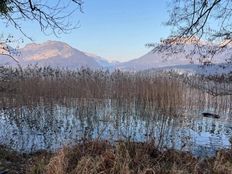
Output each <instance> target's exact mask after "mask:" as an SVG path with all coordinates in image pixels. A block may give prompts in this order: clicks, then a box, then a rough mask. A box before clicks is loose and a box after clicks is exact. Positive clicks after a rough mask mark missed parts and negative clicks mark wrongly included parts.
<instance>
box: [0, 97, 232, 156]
mask: <svg viewBox="0 0 232 174" xmlns="http://www.w3.org/2000/svg"><path fill="white" fill-rule="evenodd" d="M207 110H208V109H204V111H207ZM202 111H203V110H197V111H193V110H191V111H189V110H183V111H181V112H180V115H179V116H177V115H172V114H169V115H164V114H161V112H158V111H157V110H155V109H154V108H153V107H152V106H150V105H149V106H148V105H143V104H136V103H135V102H132V103H131V102H119V101H113V100H104V101H99V100H89V101H86V100H82V101H78V102H74V103H73V104H70V105H68V106H67V105H62V104H49V105H45V104H38V105H36V106H30V107H29V106H23V107H22V106H21V107H11V108H2V109H1V110H0V144H3V145H6V146H8V147H10V148H13V149H15V150H17V151H20V152H35V151H38V150H42V149H45V150H56V149H59V148H61V147H62V146H64V145H72V144H75V143H77V142H79V141H80V140H83V139H96V138H97V139H107V140H109V141H111V142H114V141H115V140H131V141H138V142H144V141H147V140H154V142H155V143H156V144H157V146H158V147H159V148H161V149H164V148H174V149H179V150H183V151H190V152H192V153H193V154H194V155H202V156H205V155H213V154H214V153H215V152H216V150H218V149H221V148H228V147H230V143H229V138H230V137H231V136H232V120H231V118H230V114H229V113H228V112H221V113H219V114H220V116H221V118H220V119H215V118H204V117H202V115H201V112H202Z"/></svg>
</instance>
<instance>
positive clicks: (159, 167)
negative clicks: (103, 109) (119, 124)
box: [45, 141, 232, 174]
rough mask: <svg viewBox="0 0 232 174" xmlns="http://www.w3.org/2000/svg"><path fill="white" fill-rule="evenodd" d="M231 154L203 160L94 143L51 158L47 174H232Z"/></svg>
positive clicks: (148, 146)
mask: <svg viewBox="0 0 232 174" xmlns="http://www.w3.org/2000/svg"><path fill="white" fill-rule="evenodd" d="M231 155H232V152H231V151H229V150H228V151H226V150H222V151H220V152H218V153H217V156H216V157H212V158H206V159H200V158H196V157H193V156H192V155H191V154H189V153H185V152H179V151H175V150H166V151H159V150H157V148H156V147H155V146H154V145H153V143H133V142H120V143H118V144H116V145H114V146H113V145H110V144H109V143H108V142H105V141H101V142H99V141H93V142H88V143H86V144H79V145H77V146H76V147H73V148H69V149H67V148H65V149H62V150H61V151H60V152H58V153H57V154H56V155H54V157H52V158H51V160H50V162H49V164H48V165H47V167H46V170H45V173H49V174H50V173H53V174H60V173H70V174H100V173H101V174H108V173H112V174H135V173H141V174H150V173H151V174H153V173H173V174H176V173H178V174H182V173H183V174H186V173H231V172H232V160H231V159H232V158H231ZM58 161H61V162H58Z"/></svg>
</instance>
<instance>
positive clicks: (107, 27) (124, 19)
mask: <svg viewBox="0 0 232 174" xmlns="http://www.w3.org/2000/svg"><path fill="white" fill-rule="evenodd" d="M83 11H84V13H80V14H79V16H76V18H77V20H80V28H78V29H76V30H73V31H72V32H71V33H69V34H62V35H60V36H59V38H56V37H55V36H51V35H49V36H46V35H44V34H43V33H41V32H40V30H39V28H38V26H37V25H35V24H32V23H26V24H23V26H22V27H23V29H24V31H25V32H26V33H28V35H29V36H31V37H32V39H33V40H34V41H35V42H37V43H41V42H45V41H47V40H59V41H63V42H66V43H68V44H70V45H71V46H72V47H74V48H77V49H79V50H82V51H85V52H90V53H94V54H97V55H99V56H102V57H104V58H106V59H108V60H119V61H127V60H130V59H134V58H138V57H140V56H142V55H144V54H146V53H147V52H148V51H149V49H148V48H146V47H145V44H146V43H150V42H159V40H160V38H165V37H167V36H168V34H169V33H170V31H169V29H168V28H167V27H166V26H164V25H163V23H164V22H166V21H167V19H168V12H167V4H166V1H165V0H144V1H141V0H85V1H84V6H83ZM0 25H1V30H2V31H3V33H4V34H7V33H14V35H15V37H20V36H21V34H20V33H19V32H18V31H15V30H14V29H13V27H7V28H6V27H5V25H3V24H2V23H0ZM2 28H3V29H2ZM24 41H25V43H29V42H31V41H30V40H28V39H24Z"/></svg>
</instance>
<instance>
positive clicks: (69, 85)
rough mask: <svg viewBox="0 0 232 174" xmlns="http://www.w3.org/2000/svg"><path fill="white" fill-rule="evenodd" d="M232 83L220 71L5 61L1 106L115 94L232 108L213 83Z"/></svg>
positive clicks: (0, 70)
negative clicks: (189, 73) (13, 64)
mask: <svg viewBox="0 0 232 174" xmlns="http://www.w3.org/2000/svg"><path fill="white" fill-rule="evenodd" d="M227 79H228V78H227ZM207 87H208V88H207ZM210 87H211V88H210ZM223 87H224V88H223ZM230 88H232V85H231V84H230V83H229V82H228V80H221V78H219V77H215V79H214V78H213V77H207V78H206V77H204V78H202V77H201V78H200V77H197V76H191V77H190V76H186V75H178V74H176V73H174V72H168V73H167V72H156V73H150V74H149V73H131V72H122V71H120V70H115V71H114V72H109V71H104V70H95V71H93V70H91V69H78V70H76V71H71V70H66V69H53V68H51V67H43V68H42V67H37V66H29V67H27V68H24V69H20V68H11V67H0V95H1V99H0V104H1V105H2V106H4V105H6V104H7V103H14V104H17V105H18V104H21V105H30V104H33V103H38V102H41V101H43V102H44V101H48V102H63V103H67V102H68V100H70V99H99V100H100V99H116V100H127V101H128V102H131V101H133V102H134V101H136V102H139V103H143V104H144V105H148V104H152V105H154V106H156V109H157V110H161V111H164V112H167V111H168V112H170V111H171V112H172V111H176V110H179V109H183V108H184V109H193V108H199V107H201V108H202V109H203V108H206V107H207V108H214V109H215V110H220V111H221V110H222V111H225V112H227V111H228V108H232V107H231V103H232V102H231V100H232V95H217V96H215V95H213V94H212V93H211V92H212V91H211V89H213V90H218V91H219V90H222V89H230Z"/></svg>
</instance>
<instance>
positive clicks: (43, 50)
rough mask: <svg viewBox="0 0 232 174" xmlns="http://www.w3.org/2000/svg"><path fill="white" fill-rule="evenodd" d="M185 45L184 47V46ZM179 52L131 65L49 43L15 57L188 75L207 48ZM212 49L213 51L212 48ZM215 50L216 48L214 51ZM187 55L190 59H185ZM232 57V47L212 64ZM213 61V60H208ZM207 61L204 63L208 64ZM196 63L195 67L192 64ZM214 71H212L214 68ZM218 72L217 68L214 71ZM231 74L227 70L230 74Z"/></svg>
mask: <svg viewBox="0 0 232 174" xmlns="http://www.w3.org/2000/svg"><path fill="white" fill-rule="evenodd" d="M183 44H184V45H183ZM176 47H177V49H179V51H178V52H176V53H173V52H171V53H170V52H169V51H168V50H164V51H162V52H160V51H155V52H154V51H150V52H149V53H147V54H145V55H144V56H142V57H139V58H137V59H133V60H131V61H128V62H109V61H107V59H104V58H102V57H99V56H97V55H94V54H90V53H85V52H82V51H80V50H77V49H75V48H73V47H71V46H69V45H68V44H66V43H63V42H58V41H47V42H45V43H42V44H36V43H33V44H28V45H26V46H25V47H24V48H21V49H19V51H18V52H19V55H17V56H15V58H17V60H18V61H19V63H20V65H21V66H23V67H25V66H27V65H38V66H51V67H55V68H56V67H59V68H68V69H77V68H80V67H89V68H92V69H111V70H113V69H121V70H126V71H141V70H147V69H172V68H173V69H175V70H177V69H179V70H181V69H182V70H183V71H184V70H188V71H191V70H192V71H199V69H198V68H196V67H197V66H198V65H197V64H199V63H200V61H198V60H200V58H202V57H203V56H204V55H201V54H202V52H203V54H204V51H205V54H206V58H207V51H206V50H207V49H208V46H207V45H206V46H204V48H203V49H205V50H203V51H201V53H198V52H194V54H192V53H193V51H194V50H195V49H196V48H195V47H194V44H192V43H181V44H177V45H176ZM211 48H212V47H211ZM215 49H216V48H215ZM186 55H188V58H187V59H186ZM231 55H232V45H229V46H228V49H224V50H222V51H220V52H219V53H218V54H217V55H215V56H214V57H213V62H214V63H216V64H222V63H225V61H227V60H226V59H228V57H231ZM207 59H210V58H207ZM207 59H205V60H207ZM193 60H194V65H192V64H191V62H192V61H193ZM0 64H1V65H10V66H16V65H17V63H16V62H15V61H14V60H12V59H11V58H9V57H7V56H2V55H0ZM211 69H212V67H211ZM213 69H215V67H214V68H213ZM227 71H228V70H227Z"/></svg>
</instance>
